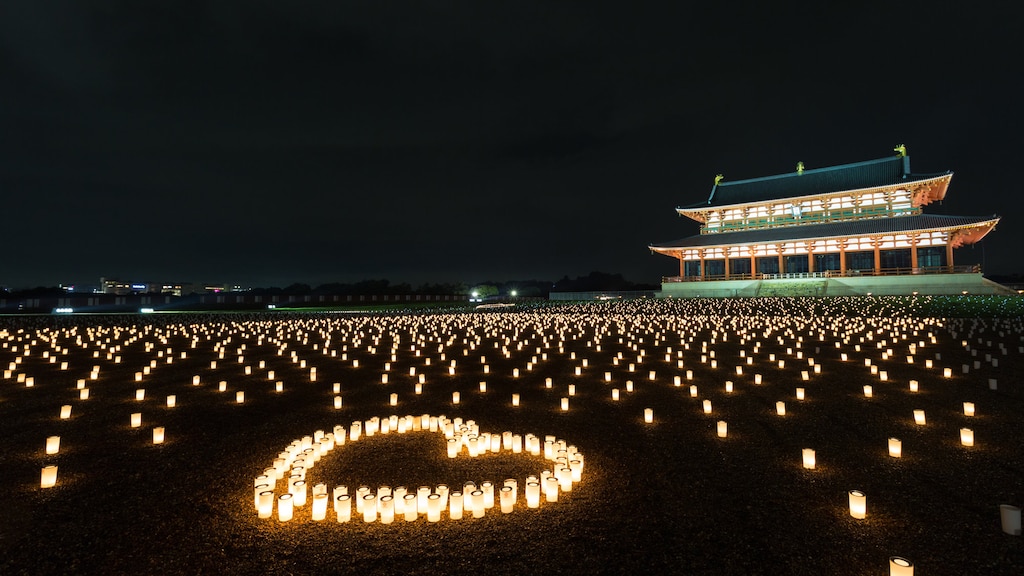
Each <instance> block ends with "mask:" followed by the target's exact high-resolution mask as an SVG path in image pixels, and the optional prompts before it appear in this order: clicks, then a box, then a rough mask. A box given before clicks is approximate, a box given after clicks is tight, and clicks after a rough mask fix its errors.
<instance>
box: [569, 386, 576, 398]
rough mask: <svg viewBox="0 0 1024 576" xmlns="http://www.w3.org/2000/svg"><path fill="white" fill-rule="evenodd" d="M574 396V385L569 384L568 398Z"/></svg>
mask: <svg viewBox="0 0 1024 576" xmlns="http://www.w3.org/2000/svg"><path fill="white" fill-rule="evenodd" d="M575 395H576V385H575V384H569V396H575Z"/></svg>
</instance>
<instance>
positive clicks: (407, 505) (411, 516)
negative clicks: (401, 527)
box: [402, 494, 419, 522]
mask: <svg viewBox="0 0 1024 576" xmlns="http://www.w3.org/2000/svg"><path fill="white" fill-rule="evenodd" d="M402 500H403V503H402V506H403V510H404V512H405V514H404V516H405V521H406V522H414V521H415V520H416V518H417V516H418V515H419V513H418V511H417V510H418V509H417V507H416V500H417V498H416V495H415V494H406V495H405V496H402Z"/></svg>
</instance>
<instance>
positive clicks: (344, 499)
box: [334, 494, 352, 522]
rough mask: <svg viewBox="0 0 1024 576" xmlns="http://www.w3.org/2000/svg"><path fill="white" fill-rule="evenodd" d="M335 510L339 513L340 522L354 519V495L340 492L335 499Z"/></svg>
mask: <svg viewBox="0 0 1024 576" xmlns="http://www.w3.org/2000/svg"><path fill="white" fill-rule="evenodd" d="M334 511H335V513H337V515H338V522H348V521H350V520H352V496H351V495H350V494H339V495H338V496H337V497H336V498H335V499H334Z"/></svg>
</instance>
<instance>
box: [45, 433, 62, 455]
mask: <svg viewBox="0 0 1024 576" xmlns="http://www.w3.org/2000/svg"><path fill="white" fill-rule="evenodd" d="M58 452H60V436H47V438H46V453H47V454H56V453H58Z"/></svg>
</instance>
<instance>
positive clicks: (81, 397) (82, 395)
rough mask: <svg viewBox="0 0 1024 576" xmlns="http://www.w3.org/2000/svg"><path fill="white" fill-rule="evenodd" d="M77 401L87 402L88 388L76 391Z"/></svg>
mask: <svg viewBox="0 0 1024 576" xmlns="http://www.w3.org/2000/svg"><path fill="white" fill-rule="evenodd" d="M78 399H79V400H88V399H89V389H88V388H82V389H81V390H79V391H78Z"/></svg>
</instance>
